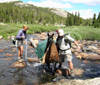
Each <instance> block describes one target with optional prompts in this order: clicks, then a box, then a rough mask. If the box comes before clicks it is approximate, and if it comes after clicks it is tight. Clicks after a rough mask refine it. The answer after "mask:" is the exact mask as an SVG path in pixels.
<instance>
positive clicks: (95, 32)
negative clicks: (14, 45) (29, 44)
mask: <svg viewBox="0 0 100 85" xmlns="http://www.w3.org/2000/svg"><path fill="white" fill-rule="evenodd" d="M22 26H23V24H5V25H0V35H3V37H4V38H7V37H8V36H11V35H16V34H17V32H18V30H19V29H21V28H22ZM28 26H29V28H30V29H29V30H28V33H29V34H33V33H38V32H50V31H55V30H56V29H58V28H60V27H57V26H52V25H49V26H44V25H36V24H28ZM63 29H64V31H65V33H70V34H71V36H72V37H74V38H75V39H77V40H84V39H86V40H100V28H95V29H94V27H92V26H68V27H63Z"/></svg>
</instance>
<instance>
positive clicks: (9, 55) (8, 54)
mask: <svg viewBox="0 0 100 85" xmlns="http://www.w3.org/2000/svg"><path fill="white" fill-rule="evenodd" d="M5 56H8V57H11V56H13V54H10V53H6V54H5Z"/></svg>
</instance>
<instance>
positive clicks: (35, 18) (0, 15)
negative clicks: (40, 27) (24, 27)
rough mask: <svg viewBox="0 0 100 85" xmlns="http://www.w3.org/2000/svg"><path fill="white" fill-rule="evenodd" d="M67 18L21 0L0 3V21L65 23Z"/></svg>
mask: <svg viewBox="0 0 100 85" xmlns="http://www.w3.org/2000/svg"><path fill="white" fill-rule="evenodd" d="M65 20H66V18H64V17H62V16H59V15H58V14H56V13H54V12H52V11H51V9H49V8H41V7H36V6H33V5H30V4H27V3H23V2H21V1H16V2H9V3H0V22H4V23H9V22H10V23H29V24H33V23H38V24H64V23H65Z"/></svg>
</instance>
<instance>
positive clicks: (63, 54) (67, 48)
mask: <svg viewBox="0 0 100 85" xmlns="http://www.w3.org/2000/svg"><path fill="white" fill-rule="evenodd" d="M56 32H57V34H58V37H57V40H56V44H57V48H58V52H59V56H60V60H61V68H63V69H68V67H69V76H74V75H73V63H72V52H71V45H70V43H69V41H70V42H74V43H75V44H76V45H77V46H78V49H79V50H80V47H79V45H78V43H77V42H76V41H75V40H74V39H73V38H72V37H71V36H70V35H65V34H64V31H63V29H58V30H57V31H56ZM66 62H68V67H67V64H66ZM66 75H67V76H68V70H66Z"/></svg>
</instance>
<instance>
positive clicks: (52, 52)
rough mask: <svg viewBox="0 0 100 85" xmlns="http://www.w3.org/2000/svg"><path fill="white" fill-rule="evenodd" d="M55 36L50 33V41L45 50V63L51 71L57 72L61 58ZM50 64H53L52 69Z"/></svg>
mask: <svg viewBox="0 0 100 85" xmlns="http://www.w3.org/2000/svg"><path fill="white" fill-rule="evenodd" d="M53 36H54V34H52V35H50V34H49V33H48V40H47V46H46V49H45V55H44V57H43V63H45V64H46V65H47V67H48V70H49V71H52V72H55V71H56V70H57V68H58V67H57V66H56V65H57V63H59V62H60V58H59V54H58V50H57V47H56V44H55V42H54V40H53ZM50 64H52V67H50Z"/></svg>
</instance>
